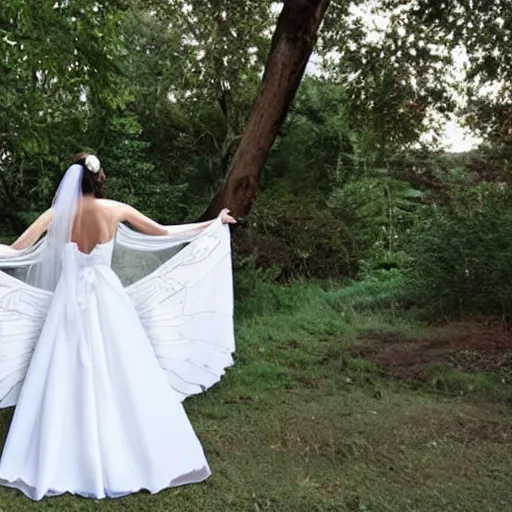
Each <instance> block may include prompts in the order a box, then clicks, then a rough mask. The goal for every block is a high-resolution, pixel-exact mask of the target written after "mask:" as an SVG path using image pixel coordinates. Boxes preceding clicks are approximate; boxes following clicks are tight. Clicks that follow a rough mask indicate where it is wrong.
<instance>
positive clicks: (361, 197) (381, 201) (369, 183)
mask: <svg viewBox="0 0 512 512" xmlns="http://www.w3.org/2000/svg"><path fill="white" fill-rule="evenodd" d="M379 174H380V176H379V175H377V176H373V177H365V176H363V177H361V178H359V179H357V178H355V179H353V180H351V181H349V182H348V183H346V184H345V185H344V186H343V187H340V188H338V189H335V190H334V191H333V193H332V195H331V197H330V200H329V207H330V209H331V210H332V211H333V212H334V213H335V214H336V215H337V216H339V217H340V218H342V219H343V220H344V221H345V223H346V224H347V225H348V226H349V229H350V235H351V239H352V241H353V257H354V258H355V259H356V261H357V262H361V261H363V260H369V259H370V258H372V259H373V260H374V261H377V260H380V261H381V264H382V266H384V267H385V266H390V265H391V266H392V265H393V262H392V258H389V256H388V257H387V258H386V256H387V255H390V254H393V253H396V252H397V251H399V250H400V249H402V248H403V239H404V236H405V235H406V234H407V232H408V231H410V229H411V228H412V227H413V226H414V223H415V221H416V219H417V217H418V213H419V211H420V210H421V203H420V202H419V200H420V199H421V197H422V196H423V193H422V192H421V191H420V190H416V189H414V188H412V187H411V186H410V185H409V183H407V182H406V181H403V180H397V179H394V178H392V177H390V176H389V174H388V173H387V172H386V170H382V171H381V172H380V173H379Z"/></svg>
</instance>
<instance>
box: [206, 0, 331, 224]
mask: <svg viewBox="0 0 512 512" xmlns="http://www.w3.org/2000/svg"><path fill="white" fill-rule="evenodd" d="M328 5H329V0H284V6H283V10H282V12H281V14H280V15H279V18H278V20H277V26H276V30H275V32H274V35H273V38H272V45H271V48H270V53H269V56H268V59H267V64H266V66H265V73H264V75H263V80H262V83H261V87H260V91H259V94H258V98H257V100H256V103H255V104H254V107H253V109H252V112H251V115H250V117H249V121H248V123H247V126H246V127H245V130H244V133H243V135H242V139H241V140H240V144H239V146H238V149H237V151H236V153H235V156H234V157H233V160H232V162H231V165H230V167H229V170H228V172H227V174H226V178H225V180H224V183H223V185H222V186H221V188H220V190H219V192H218V193H217V194H216V195H215V197H214V198H213V199H212V201H211V203H210V205H209V206H208V208H207V210H206V211H205V213H204V214H203V215H202V216H201V220H205V219H211V218H212V217H215V216H216V215H217V214H218V213H219V212H220V210H221V209H222V208H229V209H230V210H231V211H232V212H233V214H234V215H235V216H237V217H239V216H243V215H246V214H247V213H248V212H249V210H250V208H251V205H252V202H253V201H254V199H255V197H256V193H257V191H258V185H259V181H260V177H261V172H262V170H263V167H264V165H265V161H266V159H267V155H268V153H269V151H270V148H271V147H272V144H273V143H274V140H275V138H276V136H277V133H278V130H279V128H280V127H281V125H282V124H283V121H284V119H285V117H286V114H287V112H288V109H289V108H290V104H291V102H292V100H293V98H294V96H295V93H296V91H297V89H298V87H299V84H300V81H301V79H302V75H303V74H304V70H305V69H306V65H307V63H308V60H309V57H310V55H311V52H312V50H313V46H314V44H315V41H316V35H317V33H318V29H319V27H320V23H321V21H322V19H323V16H324V14H325V11H326V9H327V7H328Z"/></svg>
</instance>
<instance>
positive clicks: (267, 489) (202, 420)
mask: <svg viewBox="0 0 512 512" xmlns="http://www.w3.org/2000/svg"><path fill="white" fill-rule="evenodd" d="M365 286H367V285H365ZM365 286H360V285H357V286H355V287H351V288H345V289H324V288H322V287H320V286H317V285H295V286H292V287H289V288H285V287H279V286H271V285H264V284H262V285H261V286H260V287H259V289H258V290H257V291H256V292H255V293H254V295H253V296H252V297H251V298H249V299H246V300H244V301H243V302H241V303H240V305H239V307H238V309H237V340H238V354H237V364H236V366H235V367H234V368H233V369H232V370H230V371H229V373H228V375H227V376H226V378H224V380H223V381H222V382H221V383H220V384H219V385H218V386H216V387H215V388H214V389H213V390H211V391H210V392H208V393H206V394H204V395H203V396H199V397H196V398H194V399H190V400H188V401H187V402H186V403H185V406H186V409H187V412H188V414H189V416H190V419H191V421H192V423H193V425H194V427H195V429H196V431H197V433H198V435H199V437H200V439H201V440H202V442H203V445H204V447H205V450H206V452H207V455H208V459H209V461H210V464H211V467H212V471H213V475H212V477H211V478H210V479H209V480H208V481H207V482H206V483H204V484H199V485H191V486H188V487H182V488H177V489H173V490H168V491H164V492H162V493H160V494H158V495H155V496H151V495H149V494H147V493H140V494H138V495H135V496H129V497H126V498H121V499H118V500H105V501H94V500H87V499H82V498H76V497H72V496H63V497H58V498H50V499H45V500H43V501H42V502H39V503H33V502H31V501H30V500H28V499H26V498H25V497H23V496H22V495H20V494H19V493H18V492H16V491H13V490H7V489H0V512H2V511H20V512H22V511H25V510H38V511H43V510H59V511H93V510H104V511H114V510H126V511H134V512H135V511H137V512H138V511H146V510H147V511H155V512H158V511H180V512H187V511H190V512H202V511H205V512H206V511H207V512H224V511H237V512H243V511H247V512H249V511H250V512H260V511H290V512H292V511H304V512H306V511H308V512H309V511H318V512H320V511H332V512H334V511H336V512H343V511H359V512H363V511H365V512H367V511H372V512H377V511H379V512H380V511H383V512H384V511H397V512H402V511H411V512H412V511H417V512H420V511H425V512H427V511H428V512H433V511H464V512H471V511H478V512H484V511H499V512H503V511H506V510H512V408H511V404H512V388H511V381H512V336H509V335H508V333H506V332H503V331H500V330H498V329H495V330H490V329H488V328H485V327H482V326H478V325H471V324H459V325H450V326H444V327H437V328H434V327H428V326H426V325H422V324H420V323H418V322H417V321H415V320H413V319H412V317H410V318H408V316H407V315H406V314H404V313H398V312H396V311H395V308H394V307H393V304H392V303H386V291H385V289H380V288H376V289H372V288H371V286H370V289H367V288H365ZM369 297H371V300H369ZM11 414H12V411H2V413H1V415H0V429H1V434H2V435H3V436H5V434H6V432H7V428H8V424H9V420H10V417H11Z"/></svg>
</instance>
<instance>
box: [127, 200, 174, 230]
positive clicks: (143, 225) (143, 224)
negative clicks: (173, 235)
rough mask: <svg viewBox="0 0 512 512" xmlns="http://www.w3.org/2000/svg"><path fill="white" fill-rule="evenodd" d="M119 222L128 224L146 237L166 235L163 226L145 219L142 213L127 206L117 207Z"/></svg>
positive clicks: (147, 218)
mask: <svg viewBox="0 0 512 512" xmlns="http://www.w3.org/2000/svg"><path fill="white" fill-rule="evenodd" d="M119 214H120V218H119V221H120V222H129V223H130V224H131V225H132V226H133V227H134V228H136V229H138V230H139V231H140V232H141V233H144V234H146V235H168V234H169V233H168V231H167V229H166V228H165V226H162V224H159V223H158V222H155V221H154V220H152V219H150V218H149V217H146V215H144V214H143V213H140V212H139V211H138V210H136V209H135V208H133V207H132V206H129V205H127V204H122V205H120V207H119Z"/></svg>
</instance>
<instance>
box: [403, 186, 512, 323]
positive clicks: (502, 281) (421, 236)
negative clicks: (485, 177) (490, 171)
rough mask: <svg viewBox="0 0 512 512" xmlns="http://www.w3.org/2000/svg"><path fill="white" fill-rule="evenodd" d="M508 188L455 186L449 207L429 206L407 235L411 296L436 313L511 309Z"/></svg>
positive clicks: (511, 216)
mask: <svg viewBox="0 0 512 512" xmlns="http://www.w3.org/2000/svg"><path fill="white" fill-rule="evenodd" d="M511 234H512V191H511V190H510V189H509V188H508V187H504V186H502V185H498V184H494V185H492V184H484V185H479V186H478V187H474V188H472V189H468V190H462V189H461V190H459V191H458V194H457V203H456V204H455V205H454V207H452V208H439V207H437V206H432V207H431V208H430V209H429V210H428V212H426V214H425V215H424V218H423V220H422V221H421V222H420V223H419V226H418V229H417V230H416V231H415V232H414V233H413V234H412V235H411V236H410V237H409V243H408V247H407V253H408V254H409V256H410V260H409V261H410V263H409V269H408V272H409V283H410V293H411V297H412V298H414V299H415V300H417V301H419V302H420V303H421V304H422V305H424V306H428V307H429V308H431V309H432V310H433V312H435V313H436V314H443V315H446V316H449V317H453V316H464V315H468V314H475V313H476V314H500V315H502V316H504V317H507V318H508V317H509V316H510V312H511V311H512V236H511Z"/></svg>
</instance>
